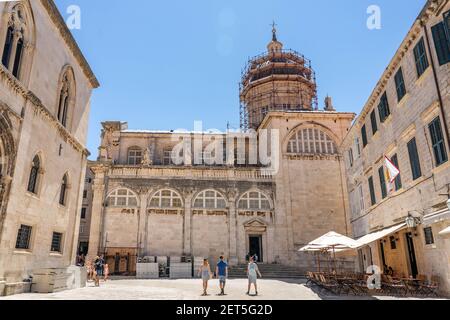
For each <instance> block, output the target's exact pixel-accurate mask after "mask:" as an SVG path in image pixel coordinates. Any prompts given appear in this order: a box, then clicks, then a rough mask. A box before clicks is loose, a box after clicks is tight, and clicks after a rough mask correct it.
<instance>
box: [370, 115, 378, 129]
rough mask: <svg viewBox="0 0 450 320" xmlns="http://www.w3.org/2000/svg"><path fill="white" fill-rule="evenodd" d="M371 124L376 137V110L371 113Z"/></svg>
mask: <svg viewBox="0 0 450 320" xmlns="http://www.w3.org/2000/svg"><path fill="white" fill-rule="evenodd" d="M370 123H371V125H372V134H373V135H375V133H377V131H378V124H377V115H376V114H375V110H373V111H372V112H371V113H370Z"/></svg>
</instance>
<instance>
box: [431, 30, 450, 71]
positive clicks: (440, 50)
mask: <svg viewBox="0 0 450 320" xmlns="http://www.w3.org/2000/svg"><path fill="white" fill-rule="evenodd" d="M431 33H432V34H433V40H434V47H435V49H436V54H437V57H438V61H439V65H441V66H442V65H444V64H446V63H448V62H450V39H449V36H448V35H447V33H446V30H445V23H444V22H440V23H438V24H437V25H435V26H433V27H432V28H431Z"/></svg>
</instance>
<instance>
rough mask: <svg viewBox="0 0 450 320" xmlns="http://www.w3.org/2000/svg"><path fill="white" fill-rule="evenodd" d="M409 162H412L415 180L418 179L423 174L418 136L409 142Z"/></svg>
mask: <svg viewBox="0 0 450 320" xmlns="http://www.w3.org/2000/svg"><path fill="white" fill-rule="evenodd" d="M408 154H409V162H410V164H411V172H412V178H413V180H417V179H418V178H420V177H421V176H422V169H421V167H420V159H419V152H418V151H417V143H416V138H413V139H411V140H410V141H409V142H408Z"/></svg>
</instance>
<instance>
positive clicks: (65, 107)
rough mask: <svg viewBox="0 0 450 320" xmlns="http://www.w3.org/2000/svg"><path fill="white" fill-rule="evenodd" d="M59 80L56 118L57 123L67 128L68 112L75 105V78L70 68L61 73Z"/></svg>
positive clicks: (67, 67)
mask: <svg viewBox="0 0 450 320" xmlns="http://www.w3.org/2000/svg"><path fill="white" fill-rule="evenodd" d="M61 74H62V76H61V78H60V80H59V88H60V90H59V92H58V106H57V117H58V121H59V122H60V123H61V124H62V125H63V126H64V127H67V126H68V124H69V120H70V112H71V110H72V109H73V108H74V105H75V76H74V73H73V70H72V68H71V67H70V66H66V67H65V68H64V70H63V71H62V73H61Z"/></svg>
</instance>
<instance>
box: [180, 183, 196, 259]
mask: <svg viewBox="0 0 450 320" xmlns="http://www.w3.org/2000/svg"><path fill="white" fill-rule="evenodd" d="M193 194H194V190H193V189H187V190H186V191H185V192H184V217H183V219H184V220H183V255H185V256H190V255H192V223H191V222H192V197H193Z"/></svg>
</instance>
